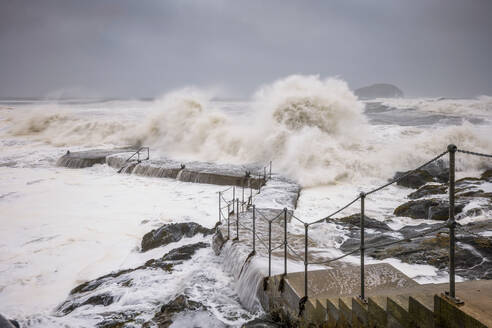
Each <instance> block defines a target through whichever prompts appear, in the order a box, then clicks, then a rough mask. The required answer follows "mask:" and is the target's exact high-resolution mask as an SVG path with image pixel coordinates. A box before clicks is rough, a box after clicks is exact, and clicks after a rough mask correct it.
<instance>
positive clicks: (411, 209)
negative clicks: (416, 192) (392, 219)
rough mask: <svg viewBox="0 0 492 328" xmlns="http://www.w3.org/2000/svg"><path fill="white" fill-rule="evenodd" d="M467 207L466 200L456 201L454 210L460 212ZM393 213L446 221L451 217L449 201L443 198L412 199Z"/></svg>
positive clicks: (413, 217)
mask: <svg viewBox="0 0 492 328" xmlns="http://www.w3.org/2000/svg"><path fill="white" fill-rule="evenodd" d="M464 207H465V203H464V202H460V201H458V200H457V201H456V202H455V208H454V212H455V214H459V213H461V212H462V211H463V208H464ZM393 214H395V215H396V216H405V217H409V218H412V219H426V220H439V221H445V220H447V219H448V217H449V203H448V202H447V201H446V200H442V199H436V198H433V199H420V200H411V201H409V202H406V203H404V204H402V205H400V206H398V207H397V208H396V209H395V210H394V212H393Z"/></svg>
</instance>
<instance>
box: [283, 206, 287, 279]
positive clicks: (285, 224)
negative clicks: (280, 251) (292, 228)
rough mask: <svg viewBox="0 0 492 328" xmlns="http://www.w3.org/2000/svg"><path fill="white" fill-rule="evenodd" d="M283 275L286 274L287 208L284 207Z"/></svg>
mask: <svg viewBox="0 0 492 328" xmlns="http://www.w3.org/2000/svg"><path fill="white" fill-rule="evenodd" d="M284 275H285V276H287V208H284Z"/></svg>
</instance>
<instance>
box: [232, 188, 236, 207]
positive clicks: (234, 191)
mask: <svg viewBox="0 0 492 328" xmlns="http://www.w3.org/2000/svg"><path fill="white" fill-rule="evenodd" d="M235 199H236V186H232V210H233V211H234V200H235Z"/></svg>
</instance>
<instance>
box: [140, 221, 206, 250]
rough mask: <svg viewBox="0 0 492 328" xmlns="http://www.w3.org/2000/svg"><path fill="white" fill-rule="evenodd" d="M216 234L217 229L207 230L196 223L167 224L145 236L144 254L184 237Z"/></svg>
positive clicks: (143, 240)
mask: <svg viewBox="0 0 492 328" xmlns="http://www.w3.org/2000/svg"><path fill="white" fill-rule="evenodd" d="M214 232H215V229H208V228H205V227H203V226H201V225H199V224H198V223H195V222H184V223H170V224H165V225H163V226H162V227H160V228H159V229H155V230H152V231H151V232H149V233H146V234H145V235H144V237H143V239H142V252H146V251H148V250H149V249H153V248H157V247H160V246H164V245H167V244H169V243H172V242H177V241H179V240H181V239H182V238H183V237H193V236H194V235H196V234H198V233H201V234H203V235H204V236H206V235H211V234H213V233H214Z"/></svg>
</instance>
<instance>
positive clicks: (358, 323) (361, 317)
mask: <svg viewBox="0 0 492 328" xmlns="http://www.w3.org/2000/svg"><path fill="white" fill-rule="evenodd" d="M368 324H369V313H368V304H367V301H365V300H362V299H361V298H360V297H353V298H352V327H357V328H359V327H360V328H362V327H368Z"/></svg>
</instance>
